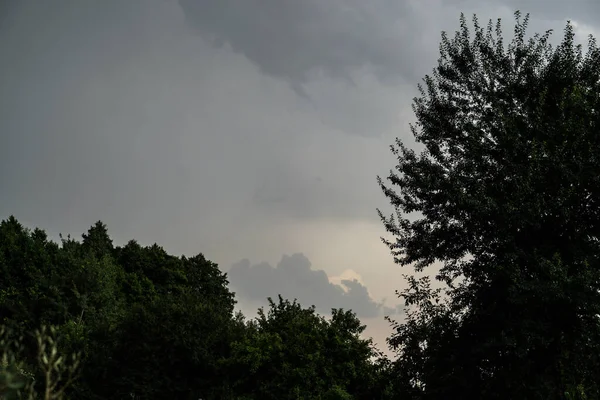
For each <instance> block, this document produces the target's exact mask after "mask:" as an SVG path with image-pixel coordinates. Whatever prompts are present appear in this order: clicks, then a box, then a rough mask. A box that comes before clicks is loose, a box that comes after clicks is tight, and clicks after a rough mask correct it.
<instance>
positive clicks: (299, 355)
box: [227, 296, 383, 400]
mask: <svg viewBox="0 0 600 400" xmlns="http://www.w3.org/2000/svg"><path fill="white" fill-rule="evenodd" d="M364 329H365V326H364V325H362V324H361V323H360V321H359V320H358V318H357V317H356V315H355V314H353V313H352V312H350V311H343V310H337V309H334V310H332V318H331V320H329V321H328V320H326V319H325V318H324V317H322V316H319V315H318V314H317V313H316V312H315V308H314V307H309V308H303V307H302V306H301V305H300V304H298V303H297V302H296V301H293V302H291V301H289V300H284V299H283V298H282V297H281V296H279V300H278V302H274V301H273V300H272V299H270V298H269V309H268V311H267V312H265V311H264V310H263V309H259V315H258V318H257V319H255V320H252V321H250V322H249V323H248V324H247V331H246V334H245V335H244V336H243V338H242V339H241V340H237V341H236V342H234V343H233V353H232V357H231V360H230V361H229V363H228V366H227V369H228V371H229V372H230V374H232V383H233V391H234V395H236V396H238V397H234V398H239V397H241V396H248V395H250V394H251V395H252V397H245V398H249V399H265V400H266V399H290V400H293V399H298V398H300V399H311V400H312V399H315V400H316V399H321V398H322V397H321V396H325V398H329V399H334V398H336V399H369V400H371V399H380V398H382V396H381V395H380V393H382V392H383V390H379V389H380V388H379V387H377V383H378V382H376V374H377V368H376V366H375V364H374V363H373V362H372V361H371V358H372V357H374V356H375V355H376V352H375V350H374V349H373V347H372V343H371V341H370V340H365V339H362V338H360V334H361V333H362V332H363V330H364Z"/></svg>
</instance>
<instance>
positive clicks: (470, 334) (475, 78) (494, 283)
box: [379, 13, 600, 399]
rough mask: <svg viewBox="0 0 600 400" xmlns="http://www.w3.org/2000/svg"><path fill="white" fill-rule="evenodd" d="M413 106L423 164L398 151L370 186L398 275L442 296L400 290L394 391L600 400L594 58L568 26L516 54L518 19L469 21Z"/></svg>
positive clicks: (520, 46)
mask: <svg viewBox="0 0 600 400" xmlns="http://www.w3.org/2000/svg"><path fill="white" fill-rule="evenodd" d="M460 22H461V29H460V30H459V31H458V32H457V33H456V35H455V37H454V38H453V39H451V38H449V37H448V36H447V35H446V34H445V33H444V34H443V35H442V43H441V46H440V51H441V57H440V59H439V63H438V66H437V68H435V70H434V71H433V74H432V75H428V76H426V77H425V79H424V83H425V86H424V87H420V88H419V89H420V93H421V96H420V97H418V98H416V99H415V100H414V111H415V113H416V117H417V124H416V125H414V126H412V131H413V134H414V136H415V138H416V140H417V141H418V142H419V143H421V144H422V145H423V146H424V150H423V152H422V153H420V154H417V153H416V152H415V151H413V150H410V149H408V148H407V147H406V146H405V145H404V144H403V143H402V142H401V141H400V140H397V142H396V145H395V146H392V152H393V153H394V155H395V156H396V157H397V159H398V164H397V166H396V169H395V171H393V172H391V173H390V175H389V177H388V178H387V181H384V180H382V179H381V178H380V179H379V183H380V185H381V187H382V189H383V191H384V193H385V195H386V196H387V198H388V199H389V201H390V203H391V204H392V206H393V207H394V208H395V210H396V214H395V216H390V217H387V216H385V215H383V214H382V213H381V212H380V216H381V218H382V220H383V222H384V224H385V227H386V229H387V230H388V232H389V233H391V234H392V235H393V237H394V240H390V241H386V243H387V244H388V246H389V248H390V249H391V251H392V254H393V256H394V258H395V260H396V262H397V263H399V264H400V265H402V266H407V265H412V266H413V267H414V269H415V271H417V272H420V271H422V270H424V269H425V268H427V267H429V266H431V265H432V264H434V263H439V264H441V266H442V267H441V269H440V271H439V273H438V274H437V276H436V278H437V281H438V289H434V288H432V287H431V286H430V282H429V280H428V279H416V278H414V277H409V280H408V282H409V287H408V288H407V289H406V290H405V291H403V292H402V293H401V296H402V297H403V298H404V300H405V302H406V305H407V307H408V308H409V310H410V311H409V314H408V318H407V321H406V322H405V323H401V324H394V327H395V328H396V332H395V334H394V335H393V337H392V338H390V344H391V345H392V346H393V347H394V348H395V349H396V350H397V351H398V354H399V359H398V362H397V364H396V366H395V368H396V369H397V371H398V382H397V383H396V384H397V385H399V386H401V387H402V390H403V391H405V392H406V393H407V394H408V395H409V396H410V397H411V398H428V399H429V398H432V399H433V398H436V399H437V398H440V399H446V398H486V399H487V398H490V399H491V398H498V399H505V398H526V399H537V398H539V399H559V398H563V397H564V394H565V392H567V391H569V390H571V392H570V393H573V391H572V389H570V388H574V387H578V388H580V389H581V390H579V389H578V391H579V392H580V393H583V391H585V393H586V394H587V395H588V396H589V397H590V398H598V397H599V396H600V388H599V386H598V384H597V377H598V376H599V375H600V358H599V354H600V353H599V351H598V350H599V349H598V343H600V342H599V339H600V325H599V321H598V317H597V315H598V314H600V295H599V289H600V269H599V268H598V267H599V259H598V255H599V254H600V248H599V243H600V241H599V238H600V212H599V210H600V192H599V190H598V188H600V181H599V180H600V158H598V157H597V152H598V149H599V148H600V134H599V133H600V131H599V129H600V95H599V93H600V49H599V48H598V46H597V45H596V41H595V39H593V38H592V37H590V38H589V42H588V50H587V53H585V54H584V52H583V50H582V47H581V46H579V45H576V44H575V37H574V36H575V35H574V31H573V26H572V25H571V24H568V25H567V27H566V28H565V31H564V36H563V39H562V42H561V43H560V44H559V45H558V46H556V47H553V46H551V45H550V43H549V38H550V34H551V32H546V33H544V34H541V35H540V34H536V35H534V36H533V37H531V38H530V39H528V40H526V39H525V33H526V28H527V24H528V17H525V18H524V19H522V18H521V15H520V14H519V13H516V26H515V30H514V39H513V40H512V41H511V42H510V43H508V46H505V43H504V41H503V38H502V29H501V24H500V21H498V23H497V24H496V25H495V26H494V25H493V24H492V22H491V21H490V23H489V24H488V26H487V28H483V27H481V26H480V25H479V22H478V20H477V18H476V17H474V18H473V29H472V31H471V29H470V28H469V26H468V24H467V21H466V19H465V17H464V16H462V17H461V21H460Z"/></svg>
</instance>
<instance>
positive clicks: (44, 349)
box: [0, 326, 79, 400]
mask: <svg viewBox="0 0 600 400" xmlns="http://www.w3.org/2000/svg"><path fill="white" fill-rule="evenodd" d="M56 333H57V330H56V328H55V327H50V328H47V327H45V326H43V327H42V328H41V329H40V330H38V331H36V333H35V338H36V340H37V345H38V349H37V350H38V360H37V361H38V366H37V368H35V366H31V365H27V364H26V363H25V362H23V361H22V359H21V357H22V353H23V349H24V346H23V337H19V338H17V339H14V338H11V335H10V330H9V329H6V327H0V351H1V353H0V354H1V358H0V363H1V364H0V399H3V400H12V399H28V400H37V399H40V400H62V399H65V390H66V389H67V388H68V387H69V386H71V385H72V384H73V382H74V381H75V379H76V377H77V373H78V367H79V355H78V354H73V355H71V357H66V356H64V355H62V354H61V353H60V352H59V351H58V347H57V343H56ZM36 378H39V382H38V379H36Z"/></svg>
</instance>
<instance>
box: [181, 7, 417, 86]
mask: <svg viewBox="0 0 600 400" xmlns="http://www.w3.org/2000/svg"><path fill="white" fill-rule="evenodd" d="M179 3H180V5H181V7H182V9H183V10H184V13H185V16H186V19H187V21H188V22H189V24H190V25H191V26H192V27H194V28H195V29H196V30H197V31H198V32H199V33H200V34H201V35H202V36H204V37H205V38H207V39H209V40H211V41H212V43H214V44H215V45H223V44H228V45H230V46H231V47H232V48H233V50H234V51H237V52H240V53H243V54H244V55H246V57H248V58H249V59H250V60H252V61H253V62H254V63H256V64H257V65H258V66H259V67H260V69H261V70H262V71H263V72H264V73H265V74H268V75H271V76H276V77H279V78H283V79H286V80H288V81H289V82H291V83H292V84H293V85H294V86H296V87H298V86H299V85H301V84H302V83H304V82H305V81H306V80H307V79H308V78H309V76H310V75H311V74H314V73H323V74H325V75H327V76H333V77H338V78H344V79H350V78H351V71H352V70H354V69H358V68H362V67H368V68H372V69H373V71H374V72H375V73H376V75H377V76H378V77H379V78H380V79H382V80H384V81H385V80H390V79H392V80H393V79H396V78H398V77H401V76H404V77H406V76H408V77H409V78H410V79H412V77H413V76H414V74H415V73H416V72H417V71H418V69H415V68H416V65H415V63H414V60H415V55H416V54H415V52H417V53H418V51H419V47H418V41H415V40H414V39H415V38H414V36H415V34H416V33H417V32H416V31H417V28H418V25H417V24H415V22H414V19H413V18H411V15H412V12H411V6H410V4H409V2H407V1H397V0H371V1H364V0H328V1H323V0H302V1H297V0H179ZM409 51H410V52H412V55H411V57H406V55H407V52H409Z"/></svg>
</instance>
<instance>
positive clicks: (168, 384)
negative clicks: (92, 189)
mask: <svg viewBox="0 0 600 400" xmlns="http://www.w3.org/2000/svg"><path fill="white" fill-rule="evenodd" d="M234 305H235V299H234V294H233V293H232V292H231V291H230V290H229V288H228V282H227V278H226V274H224V273H223V272H221V271H220V270H219V268H218V267H217V265H216V264H214V263H212V262H210V261H208V260H206V259H205V258H204V256H202V254H199V255H197V256H195V257H191V258H187V257H175V256H173V255H170V254H168V253H167V252H166V251H165V250H164V249H163V248H161V247H160V246H158V245H153V246H149V247H145V246H141V245H139V244H138V243H136V242H135V241H130V242H129V243H127V244H126V245H124V246H114V245H113V243H112V240H111V239H110V237H109V234H108V232H107V229H106V226H105V225H104V224H102V223H101V222H97V223H96V224H95V225H94V226H92V227H91V228H90V229H89V231H88V232H87V233H85V234H84V235H83V240H81V241H77V240H75V239H73V238H70V237H67V238H66V239H65V238H63V239H62V242H61V243H54V242H52V241H50V240H48V238H47V236H46V234H45V233H44V231H42V230H40V229H34V230H29V229H27V228H26V227H24V226H23V225H21V224H20V223H19V222H18V221H17V220H16V219H15V218H14V217H10V218H8V219H6V220H4V221H2V222H1V223H0V318H1V323H2V324H4V326H6V327H7V329H8V330H9V332H10V336H12V337H15V338H16V337H18V336H23V338H24V339H23V342H24V346H23V351H22V352H21V353H20V354H19V356H20V358H19V359H18V361H21V362H23V364H24V370H25V371H27V372H28V373H29V375H28V376H30V377H33V378H35V382H37V383H38V386H40V385H43V384H45V380H44V376H43V373H44V370H42V369H40V368H39V367H38V362H37V360H38V353H37V344H36V343H35V340H34V337H33V336H32V333H33V332H35V331H36V330H37V329H38V328H40V327H41V326H53V327H55V329H56V332H55V337H56V339H57V346H56V347H57V349H58V352H59V353H61V354H64V355H65V356H66V361H65V362H69V356H70V355H71V354H78V353H79V360H80V367H79V371H80V373H79V376H78V377H77V379H75V380H74V381H73V383H72V384H71V385H70V386H69V387H68V388H67V389H66V390H65V394H66V396H68V398H71V399H131V398H134V399H199V398H202V399H265V400H266V399H274V400H275V399H383V398H389V395H390V394H391V387H390V386H389V384H388V382H389V380H388V379H386V377H385V373H386V372H387V366H388V361H387V360H386V359H385V358H384V357H383V356H381V355H380V354H379V353H378V352H377V351H376V349H375V348H374V347H373V346H372V344H371V342H370V341H369V340H365V339H362V338H361V336H360V334H361V333H362V332H363V330H364V326H363V325H361V323H360V321H359V320H358V319H357V317H356V316H355V315H354V314H353V313H352V312H350V311H343V310H333V314H332V318H330V319H325V318H323V317H321V316H319V315H318V314H317V313H316V312H315V310H314V308H303V307H301V306H300V305H299V304H297V303H296V302H291V301H289V300H287V299H282V298H279V299H276V300H270V304H269V307H268V308H267V309H266V310H260V311H259V316H258V317H257V318H256V319H252V320H245V319H244V317H243V316H242V315H241V313H234ZM26 378H27V377H26ZM27 379H30V378H27ZM59 383H60V384H62V383H64V382H62V383H61V382H59ZM36 389H37V390H36V391H37V392H38V393H43V391H44V388H43V387H38V388H36Z"/></svg>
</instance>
